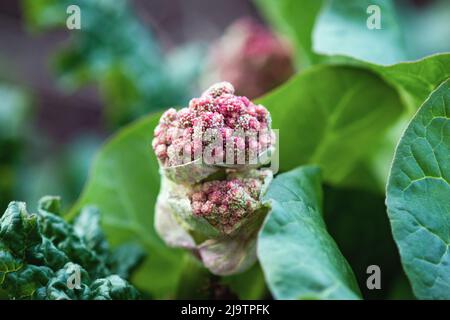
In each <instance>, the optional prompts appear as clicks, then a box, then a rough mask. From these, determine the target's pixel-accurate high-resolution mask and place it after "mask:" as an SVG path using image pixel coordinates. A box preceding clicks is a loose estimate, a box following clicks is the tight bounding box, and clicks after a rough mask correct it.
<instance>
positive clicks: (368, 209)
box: [324, 186, 412, 299]
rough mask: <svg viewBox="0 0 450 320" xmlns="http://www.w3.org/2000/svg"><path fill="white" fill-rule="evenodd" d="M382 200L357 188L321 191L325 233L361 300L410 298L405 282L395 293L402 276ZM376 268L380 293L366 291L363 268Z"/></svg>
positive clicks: (330, 188) (365, 273) (372, 193)
mask: <svg viewBox="0 0 450 320" xmlns="http://www.w3.org/2000/svg"><path fill="white" fill-rule="evenodd" d="M384 202H385V197H384V195H382V194H380V193H378V192H377V193H375V192H368V191H365V190H358V189H346V188H333V187H329V186H327V187H326V188H324V219H325V222H326V224H327V226H328V231H329V233H330V235H331V236H332V237H333V239H334V240H335V241H336V243H337V244H338V246H339V248H340V249H341V251H342V253H343V255H344V256H345V257H346V258H347V260H348V262H349V264H350V266H351V267H352V269H353V271H354V272H355V275H356V278H357V280H358V283H359V287H360V288H361V291H362V294H363V297H364V298H365V299H387V298H389V296H390V295H391V294H392V292H393V291H396V295H397V297H398V298H404V299H405V298H410V297H411V295H412V291H411V288H409V294H408V286H407V283H406V285H404V286H403V287H404V288H402V290H397V287H398V284H397V283H398V281H399V280H398V279H399V278H400V277H401V276H402V275H403V274H404V273H403V269H402V265H401V263H400V256H399V254H398V250H397V247H396V245H395V242H394V239H393V238H392V233H391V228H390V225H389V219H388V217H387V215H386V206H385V204H384ZM370 265H377V266H379V267H380V269H381V272H382V281H381V290H370V289H368V288H367V285H366V281H367V278H368V277H369V274H367V267H368V266H370Z"/></svg>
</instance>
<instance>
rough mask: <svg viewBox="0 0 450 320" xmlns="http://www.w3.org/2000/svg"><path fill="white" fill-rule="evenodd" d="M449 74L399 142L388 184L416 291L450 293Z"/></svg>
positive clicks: (430, 295)
mask: <svg viewBox="0 0 450 320" xmlns="http://www.w3.org/2000/svg"><path fill="white" fill-rule="evenodd" d="M449 115H450V80H447V81H446V82H444V83H443V84H442V85H441V86H440V87H439V88H438V89H437V90H436V91H434V92H433V93H432V94H431V95H430V97H429V98H428V100H427V101H426V102H425V103H424V104H423V105H422V107H421V108H420V109H419V111H418V112H417V114H416V115H415V116H414V118H413V119H412V120H411V122H410V123H409V125H408V128H407V129H406V131H405V132H404V134H403V136H402V138H401V139H400V142H399V144H398V146H397V149H396V152H395V156H394V161H393V164H392V168H391V172H390V177H389V182H388V186H387V207H388V214H389V218H390V220H391V225H392V231H393V234H394V239H395V241H396V242H397V246H398V248H399V250H400V255H401V258H402V263H403V266H404V268H405V271H406V273H407V275H408V277H409V280H410V282H411V284H412V287H413V290H414V293H415V295H416V296H417V297H418V298H421V299H450V268H449V264H450V253H449V246H450V118H449Z"/></svg>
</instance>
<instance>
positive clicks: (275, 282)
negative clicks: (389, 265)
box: [258, 166, 360, 299]
mask: <svg viewBox="0 0 450 320" xmlns="http://www.w3.org/2000/svg"><path fill="white" fill-rule="evenodd" d="M265 199H266V200H267V201H269V202H270V204H271V207H272V211H271V213H270V214H269V215H268V217H267V218H266V221H265V223H264V226H263V228H262V230H261V232H260V234H259V238H258V257H259V260H260V263H261V266H262V268H263V271H264V274H265V277H266V281H267V284H268V286H269V288H270V290H271V292H272V294H273V295H274V297H275V298H277V299H359V298H360V292H359V288H358V285H357V283H356V280H355V276H354V274H353V271H352V270H351V268H350V266H349V265H348V263H347V261H346V260H345V258H344V257H343V256H342V254H341V252H340V251H339V248H338V247H337V245H336V243H335V242H334V240H333V239H332V238H331V236H330V235H329V234H328V232H327V229H326V226H325V223H324V221H323V218H322V190H321V178H320V171H319V169H318V168H317V167H312V166H307V167H300V168H298V169H295V170H292V171H290V172H287V173H284V174H281V175H279V176H278V177H277V178H275V179H274V181H273V182H272V184H271V185H270V187H269V190H268V192H267V194H266V196H265Z"/></svg>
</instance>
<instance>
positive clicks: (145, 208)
mask: <svg viewBox="0 0 450 320" xmlns="http://www.w3.org/2000/svg"><path fill="white" fill-rule="evenodd" d="M159 116H160V115H159V114H157V115H153V116H148V117H145V118H144V119H142V120H140V121H138V122H137V123H134V124H133V125H130V126H128V127H127V128H125V129H124V130H122V131H121V132H120V133H119V134H118V135H116V136H115V137H114V138H113V139H112V140H111V141H110V142H108V143H107V144H106V145H105V146H104V147H103V148H102V149H101V151H100V153H99V154H98V157H97V159H96V161H95V163H94V165H93V168H92V171H91V176H90V179H89V181H88V183H87V185H86V187H85V190H84V192H83V194H82V196H81V198H80V200H79V202H78V204H77V205H76V206H75V208H74V210H73V213H75V212H76V211H78V210H79V209H80V208H81V207H83V206H84V205H87V204H94V205H95V206H97V207H98V208H99V209H100V211H101V212H102V226H103V229H104V231H105V233H106V236H107V238H108V240H109V242H110V243H111V244H112V245H113V246H117V245H120V244H122V243H124V242H128V241H132V240H135V241H137V242H138V243H139V244H140V245H141V246H142V247H143V248H145V251H146V253H147V254H148V257H147V258H146V261H144V263H143V266H142V267H141V268H139V269H138V270H137V271H136V272H135V273H134V274H133V276H132V282H133V283H134V284H135V285H136V286H137V287H138V288H139V289H142V290H144V291H146V292H148V293H149V294H150V295H151V296H153V297H154V298H169V297H174V296H175V293H176V288H177V286H178V282H179V280H180V279H179V277H180V275H181V271H182V268H183V264H181V263H180V259H182V256H183V253H182V252H181V251H180V250H176V249H172V248H169V247H167V246H166V245H165V244H164V243H163V241H162V240H161V239H160V238H159V237H158V235H157V234H156V232H155V230H154V226H153V221H154V208H155V202H156V197H157V195H158V192H159V171H158V170H159V169H158V168H159V167H158V163H157V160H156V157H155V156H154V154H153V152H152V149H151V145H150V140H151V136H152V132H153V129H154V128H155V126H156V124H157V123H158V120H159Z"/></svg>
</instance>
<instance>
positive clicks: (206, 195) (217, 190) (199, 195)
mask: <svg viewBox="0 0 450 320" xmlns="http://www.w3.org/2000/svg"><path fill="white" fill-rule="evenodd" d="M252 173H253V174H254V176H248V177H241V178H237V177H233V176H232V175H230V176H229V177H228V179H227V180H214V181H207V182H204V183H202V184H199V185H196V186H194V187H193V189H192V190H191V192H190V194H189V199H190V201H191V207H192V211H193V214H194V216H197V217H203V218H205V219H206V220H207V221H208V222H209V223H210V224H211V225H213V226H214V227H216V228H218V229H219V230H221V231H222V232H224V233H228V232H229V231H231V230H233V227H234V226H235V225H236V224H237V223H238V222H239V221H241V220H242V219H243V218H245V217H246V216H248V215H250V214H252V213H253V212H254V211H255V210H257V209H258V208H259V207H260V206H261V202H260V194H261V191H262V187H263V184H264V179H265V178H266V176H267V171H264V170H254V172H252Z"/></svg>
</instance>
